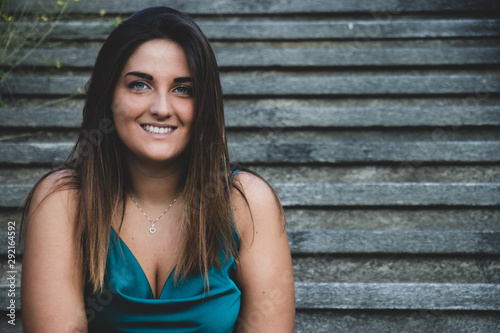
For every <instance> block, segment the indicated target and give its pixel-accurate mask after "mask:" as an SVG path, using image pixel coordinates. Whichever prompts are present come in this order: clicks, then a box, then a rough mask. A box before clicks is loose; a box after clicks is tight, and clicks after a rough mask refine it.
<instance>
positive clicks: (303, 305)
mask: <svg viewBox="0 0 500 333" xmlns="http://www.w3.org/2000/svg"><path fill="white" fill-rule="evenodd" d="M295 286H296V289H295V293H296V297H295V299H296V305H297V308H298V309H428V310H500V285H499V284H473V283H471V284H458V283H442V284H441V283H335V282H328V283H327V282H319V283H315V282H297V283H296V285H295Z"/></svg>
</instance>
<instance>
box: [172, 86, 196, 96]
mask: <svg viewBox="0 0 500 333" xmlns="http://www.w3.org/2000/svg"><path fill="white" fill-rule="evenodd" d="M174 92H176V93H179V94H182V95H188V96H191V95H192V94H193V90H192V89H191V88H190V87H186V86H180V87H177V88H175V89H174Z"/></svg>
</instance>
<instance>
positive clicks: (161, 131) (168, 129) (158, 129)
mask: <svg viewBox="0 0 500 333" xmlns="http://www.w3.org/2000/svg"><path fill="white" fill-rule="evenodd" d="M141 127H142V128H144V129H145V130H146V132H149V133H153V134H167V133H170V132H172V131H173V130H174V129H175V128H174V127H156V126H152V125H143V126H141Z"/></svg>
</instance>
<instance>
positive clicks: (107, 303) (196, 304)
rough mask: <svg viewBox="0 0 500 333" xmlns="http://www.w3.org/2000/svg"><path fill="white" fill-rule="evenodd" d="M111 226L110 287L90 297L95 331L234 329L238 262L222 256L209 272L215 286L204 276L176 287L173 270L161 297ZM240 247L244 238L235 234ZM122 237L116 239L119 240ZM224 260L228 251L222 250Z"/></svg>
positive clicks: (88, 308) (89, 317) (88, 303)
mask: <svg viewBox="0 0 500 333" xmlns="http://www.w3.org/2000/svg"><path fill="white" fill-rule="evenodd" d="M116 237H117V235H116V233H115V231H114V230H113V229H111V235H110V241H109V256H108V260H107V264H106V275H105V289H104V292H103V293H101V294H99V295H88V294H87V295H86V300H85V307H86V311H87V320H88V322H89V332H140V333H148V332H151V333H152V332H179V333H180V332H217V333H222V332H232V331H233V328H234V326H235V323H236V318H237V317H238V313H239V310H240V298H241V297H240V296H241V292H240V290H239V289H238V287H237V286H236V284H235V283H234V281H233V274H234V272H235V262H234V259H233V258H232V257H230V258H229V259H228V260H222V261H221V262H222V263H223V265H222V267H221V269H220V270H218V269H216V268H215V267H212V268H211V269H209V271H208V276H209V282H210V290H209V291H208V292H204V285H203V280H202V277H201V276H190V277H188V278H187V279H186V280H185V281H184V282H182V283H181V284H179V285H174V279H173V275H174V272H172V273H171V274H170V276H169V277H168V279H167V281H166V282H165V285H164V286H163V289H162V291H161V293H160V296H159V298H158V299H154V298H153V292H152V291H151V287H150V285H149V282H148V280H147V278H146V275H145V274H144V271H143V270H142V268H141V266H140V265H139V262H138V261H137V259H136V258H135V257H134V255H133V254H132V252H131V251H130V249H129V248H128V247H127V245H126V244H125V243H124V242H123V241H122V240H121V238H119V237H118V238H117V239H116ZM235 238H236V241H237V245H239V239H238V236H237V235H236V233H235ZM115 240H116V242H115ZM221 258H222V259H224V258H223V254H222V253H221Z"/></svg>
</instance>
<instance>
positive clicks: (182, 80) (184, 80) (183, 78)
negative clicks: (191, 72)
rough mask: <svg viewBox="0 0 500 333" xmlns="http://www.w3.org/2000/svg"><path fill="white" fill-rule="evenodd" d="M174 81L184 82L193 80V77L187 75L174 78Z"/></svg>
mask: <svg viewBox="0 0 500 333" xmlns="http://www.w3.org/2000/svg"><path fill="white" fill-rule="evenodd" d="M174 82H176V83H183V82H191V78H190V77H188V76H186V77H176V78H175V79H174Z"/></svg>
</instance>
